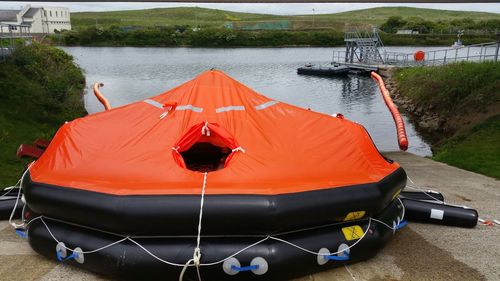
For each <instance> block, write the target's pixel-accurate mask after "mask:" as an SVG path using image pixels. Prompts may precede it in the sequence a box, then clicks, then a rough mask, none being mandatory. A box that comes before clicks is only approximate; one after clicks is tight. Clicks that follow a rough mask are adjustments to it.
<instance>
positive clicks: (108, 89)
mask: <svg viewBox="0 0 500 281" xmlns="http://www.w3.org/2000/svg"><path fill="white" fill-rule="evenodd" d="M63 49H64V50H65V51H67V52H68V53H70V54H72V55H73V56H74V57H75V59H76V61H77V63H78V64H79V65H80V66H81V67H82V68H83V69H84V70H85V73H86V77H87V83H88V85H87V86H88V87H87V88H88V91H87V94H86V96H85V102H86V107H87V110H88V111H89V113H93V112H97V111H101V110H102V106H101V104H100V103H99V102H98V101H97V100H96V98H95V97H94V96H93V95H92V92H91V90H90V85H91V84H93V83H94V82H98V81H99V82H103V83H104V84H105V87H104V88H103V93H104V94H105V96H106V97H107V98H108V100H109V101H110V103H111V105H112V106H118V105H123V104H127V103H130V102H133V101H137V100H142V99H145V98H146V97H150V96H154V95H157V94H159V93H162V92H164V91H166V90H168V89H171V88H173V87H175V86H177V85H179V84H181V83H183V82H185V81H188V80H190V79H192V78H193V77H195V76H196V75H197V74H199V73H201V72H203V71H205V70H208V69H210V68H217V69H220V70H223V71H224V72H226V73H227V74H229V75H230V76H232V77H233V78H235V79H237V80H239V81H241V82H243V83H244V84H246V85H247V86H249V87H250V88H253V89H254V90H256V91H257V92H260V93H262V94H264V95H266V96H268V97H270V98H273V99H276V100H279V101H282V102H287V103H291V104H294V105H298V106H301V107H306V108H311V109H312V110H315V111H319V112H323V113H327V114H333V113H342V114H344V116H345V117H346V118H348V119H350V120H352V121H355V122H358V123H360V124H362V125H364V126H365V127H366V128H367V129H368V131H369V132H370V134H371V136H372V138H373V140H374V142H375V144H376V145H377V147H378V148H379V150H381V151H395V150H398V145H397V140H396V129H395V126H394V122H393V120H392V117H391V115H390V113H389V111H388V110H387V108H386V106H385V104H384V101H383V99H382V97H381V95H380V93H379V91H378V88H377V86H376V84H375V83H374V82H373V80H372V79H371V78H369V77H361V76H355V75H352V76H349V77H348V78H342V79H338V78H319V77H308V76H299V75H297V74H296V68H297V67H299V66H301V65H303V64H304V63H305V62H312V63H326V62H328V61H329V60H330V59H331V54H332V48H258V49H257V48H251V49H250V48H234V49H198V48H100V47H99V48H94V47H65V48H63ZM420 49H421V48H420ZM339 50H341V49H339ZM393 50H394V49H393ZM397 50H401V51H413V50H414V49H411V48H410V49H408V48H398V49H397ZM404 118H405V121H406V128H407V133H408V136H409V142H410V148H409V151H410V152H412V153H415V154H419V155H430V154H431V151H430V149H429V146H428V145H427V144H426V143H425V142H424V141H423V140H422V139H421V137H420V136H419V135H418V134H417V133H416V132H415V130H414V127H413V125H412V124H411V123H409V122H408V119H407V118H406V117H404Z"/></svg>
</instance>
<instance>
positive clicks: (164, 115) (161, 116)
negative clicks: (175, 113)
mask: <svg viewBox="0 0 500 281" xmlns="http://www.w3.org/2000/svg"><path fill="white" fill-rule="evenodd" d="M167 115H168V111H165V112H163V113H162V114H161V115H160V119H163V118H165V117H167Z"/></svg>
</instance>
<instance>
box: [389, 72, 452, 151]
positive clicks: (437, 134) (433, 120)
mask: <svg viewBox="0 0 500 281" xmlns="http://www.w3.org/2000/svg"><path fill="white" fill-rule="evenodd" d="M383 74H384V82H385V86H386V88H387V90H389V93H390V94H391V97H392V99H393V101H394V103H395V104H396V105H397V106H398V108H399V110H400V111H401V112H403V113H406V115H407V116H409V117H410V119H411V121H412V122H413V123H414V125H415V129H416V130H417V131H418V132H419V133H420V134H422V135H423V137H424V138H425V139H426V141H428V142H430V144H431V148H434V146H435V145H437V144H438V143H439V142H440V141H441V139H442V135H443V129H444V127H445V121H446V120H445V119H444V118H442V117H440V116H439V115H438V114H437V113H435V112H434V111H433V109H434V108H433V106H432V105H429V106H426V107H424V106H421V105H418V104H417V103H415V102H414V101H413V100H411V99H410V98H408V97H407V96H405V95H402V94H401V92H400V91H399V89H398V85H397V82H396V80H395V79H394V70H389V71H386V72H384V73H383Z"/></svg>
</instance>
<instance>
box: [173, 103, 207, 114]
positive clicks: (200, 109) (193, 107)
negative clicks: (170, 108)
mask: <svg viewBox="0 0 500 281" xmlns="http://www.w3.org/2000/svg"><path fill="white" fill-rule="evenodd" d="M175 110H191V111H194V112H202V111H203V108H201V107H196V106H192V105H190V104H188V105H178V106H177V107H176V108H175Z"/></svg>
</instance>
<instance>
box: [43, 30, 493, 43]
mask: <svg viewBox="0 0 500 281" xmlns="http://www.w3.org/2000/svg"><path fill="white" fill-rule="evenodd" d="M381 37H382V40H383V42H384V43H385V45H393V46H443V45H445V46H446V45H451V44H452V43H453V42H454V41H455V40H456V36H455V35H432V34H420V35H399V34H392V33H382V34H381ZM51 40H52V42H53V43H54V44H57V45H66V46H136V47H140V46H162V47H172V46H191V47H281V46H317V47H332V46H343V45H344V44H345V43H344V34H343V32H340V31H336V30H309V31H299V30H258V31H243V30H231V29H226V28H204V29H200V30H196V31H194V30H192V29H189V28H186V27H179V26H177V27H141V28H137V29H133V30H125V29H123V28H120V27H118V26H111V27H106V28H95V27H88V28H84V29H80V30H77V31H67V32H64V33H62V34H58V35H53V36H52V37H51ZM492 40H494V38H492V37H488V36H485V35H467V36H464V37H463V41H464V43H465V44H477V43H481V42H488V41H492Z"/></svg>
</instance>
